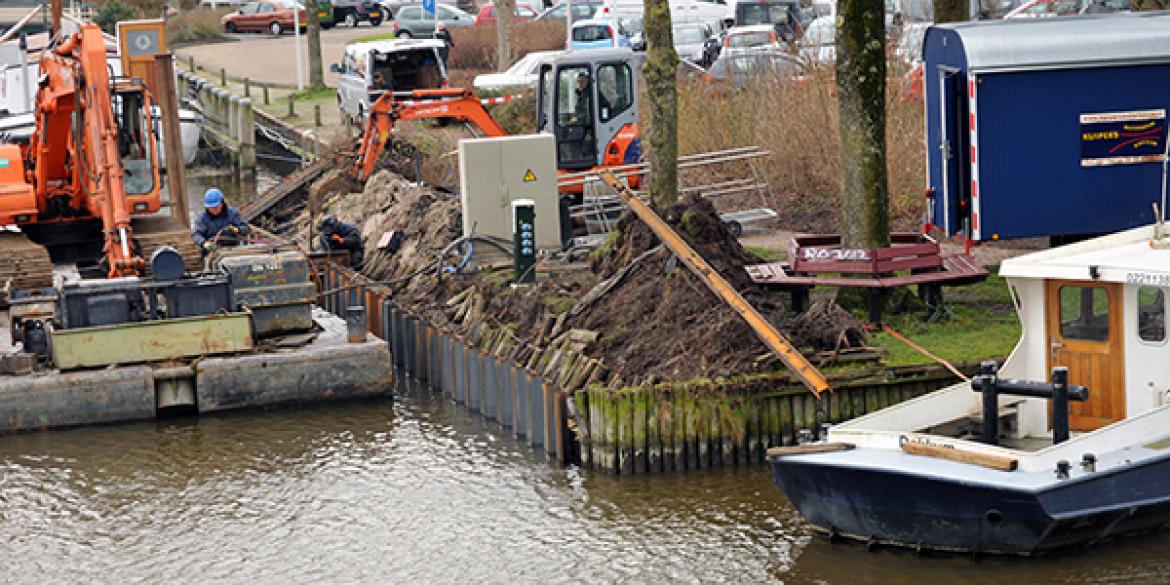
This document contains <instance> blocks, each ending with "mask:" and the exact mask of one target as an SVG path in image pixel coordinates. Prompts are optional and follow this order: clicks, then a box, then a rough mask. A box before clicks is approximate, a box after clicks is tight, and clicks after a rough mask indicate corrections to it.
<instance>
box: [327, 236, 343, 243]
mask: <svg viewBox="0 0 1170 585" xmlns="http://www.w3.org/2000/svg"><path fill="white" fill-rule="evenodd" d="M329 239H330V240H333V241H334V242H337V243H338V244H344V243H345V238H343V237H341V236H339V235H337V234H333V235H332V236H329Z"/></svg>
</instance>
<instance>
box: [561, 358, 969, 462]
mask: <svg viewBox="0 0 1170 585" xmlns="http://www.w3.org/2000/svg"><path fill="white" fill-rule="evenodd" d="M970 368H971V366H970V365H968V366H967V369H970ZM916 370H917V372H916V374H917V375H914V376H913V377H911V378H909V379H895V380H890V381H880V380H875V379H873V378H864V379H860V380H858V381H857V382H856V383H845V384H842V383H840V382H836V381H835V382H834V384H833V388H834V390H833V391H832V392H826V393H824V394H822V395H821V398H820V399H819V400H818V399H817V398H816V397H815V396H814V395H813V394H812V393H810V392H809V391H808V390H807V389H806V388H804V386H802V385H800V384H799V383H796V382H793V381H791V380H789V381H787V382H785V381H783V380H777V379H775V378H774V377H772V376H764V377H761V378H756V379H741V380H723V381H704V382H699V383H671V384H659V385H655V386H649V387H643V388H621V389H616V390H614V389H608V388H601V387H590V388H588V389H586V390H584V391H579V392H577V393H576V395H575V396H574V397H573V398H574V402H575V410H576V413H577V417H576V424H577V425H578V426H579V429H580V436H581V446H580V456H581V464H582V465H585V466H587V467H590V468H592V469H596V470H599V471H604V472H607V473H617V474H623V475H628V474H638V473H657V472H665V471H687V470H695V469H706V468H711V467H719V466H724V465H746V464H751V463H758V462H762V461H763V460H764V453H765V452H766V451H767V449H768V448H769V447H774V446H778V445H791V444H793V443H795V442H796V440H797V439H796V437H797V433H799V431H800V430H801V429H808V430H809V431H812V432H813V433H817V432H818V430H819V427H820V424H821V423H826V422H827V423H835V422H840V421H844V420H848V419H850V418H854V417H858V416H861V415H863V414H866V413H869V412H873V411H875V410H878V409H881V408H885V407H887V406H890V405H892V404H896V403H898V402H901V401H903V400H908V399H910V398H913V397H916V396H920V395H922V394H926V393H927V392H931V391H933V390H936V389H938V388H940V387H942V386H944V385H946V384H949V383H952V382H954V381H955V379H954V377H953V376H952V375H951V374H950V373H949V372H946V371H945V370H942V368H916ZM904 373H910V372H904Z"/></svg>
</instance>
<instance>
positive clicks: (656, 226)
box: [598, 171, 832, 396]
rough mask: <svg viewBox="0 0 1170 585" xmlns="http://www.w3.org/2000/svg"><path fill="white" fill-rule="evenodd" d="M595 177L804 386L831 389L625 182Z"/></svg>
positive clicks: (610, 175)
mask: <svg viewBox="0 0 1170 585" xmlns="http://www.w3.org/2000/svg"><path fill="white" fill-rule="evenodd" d="M598 176H599V177H600V178H601V180H602V181H605V184H607V185H609V186H610V187H611V188H613V190H614V191H617V194H618V195H619V196H621V198H622V201H624V202H625V203H626V205H627V206H629V208H630V210H631V211H633V212H634V214H635V215H637V216H638V218H639V219H641V220H642V221H644V222H646V225H648V226H650V229H651V230H653V232H654V233H655V235H657V236H658V239H660V240H662V242H663V243H664V244H666V246H667V247H668V248H670V249H671V251H673V252H674V253H675V254H676V255H677V256H678V257H679V258H681V259H682V261H683V263H684V264H686V265H687V267H688V268H690V269H691V272H694V273H695V275H696V276H698V277H699V279H700V280H702V281H703V283H704V284H706V285H707V288H709V289H711V292H713V293H715V296H717V297H719V298H720V299H721V300H722V301H723V302H725V303H727V305H728V306H730V307H731V308H732V309H734V310H735V312H736V313H739V316H740V317H743V319H744V321H747V324H748V325H749V326H751V328H752V330H753V331H755V333H756V336H758V337H759V338H760V341H763V342H764V345H766V346H768V349H771V350H772V353H775V354H776V357H779V358H780V361H782V362H784V365H786V366H788V369H790V370H792V372H793V373H795V374H796V375H797V376H798V377H799V378H800V380H801V382H804V385H805V386H808V388H809V390H812V391H813V393H814V394H816V395H817V396H820V394H821V392H824V391H825V390H832V388H831V387H830V386H829V381H828V380H826V379H825V376H824V375H823V374H821V372H820V370H818V369H817V368H816V367H815V366H813V365H812V364H811V363H809V362H808V360H806V359H804V356H803V355H801V353H800V352H799V351H797V350H796V348H794V347H792V344H791V343H790V342H789V341H788V340H787V339H785V338H784V335H782V334H781V333H780V332H779V331H777V330H776V328H775V327H773V326H772V324H771V323H769V322H768V320H767V319H764V317H763V315H760V313H759V311H757V310H756V309H755V307H753V306H751V304H749V303H748V302H747V301H746V300H744V298H743V297H742V296H740V294H739V292H737V291H736V290H735V288H733V287H732V286H731V284H729V283H728V282H727V281H726V280H724V278H723V277H722V276H720V275H719V273H718V272H716V271H715V269H713V268H711V265H710V264H707V261H706V260H704V259H703V257H702V256H700V255H699V253H698V252H696V251H695V250H694V248H691V246H690V244H688V243H687V242H686V240H684V239H682V237H681V236H679V235H678V234H677V233H676V232H675V231H674V230H673V229H671V227H670V226H669V225H668V224H667V223H666V222H665V221H662V218H660V217H658V214H657V213H654V210H653V209H650V206H649V205H646V204H645V203H643V202H642V201H641V200H640V199H638V198H637V197H636V196H635V195H634V193H633V192H632V191H630V188H629V187H628V186H626V184H625V183H622V182H621V181H620V180H619V179H618V178H617V177H616V176H614V174H613V173H611V172H609V171H601V172H599V173H598Z"/></svg>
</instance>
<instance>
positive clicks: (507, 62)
mask: <svg viewBox="0 0 1170 585" xmlns="http://www.w3.org/2000/svg"><path fill="white" fill-rule="evenodd" d="M515 10H516V0H496V35H497V37H498V40H497V43H498V45H499V49H498V50H497V51H496V69H498V70H499V71H505V70H507V69H508V68H509V67H511V66H512V38H511V36H510V32H511V30H512V14H513V12H514V11H515Z"/></svg>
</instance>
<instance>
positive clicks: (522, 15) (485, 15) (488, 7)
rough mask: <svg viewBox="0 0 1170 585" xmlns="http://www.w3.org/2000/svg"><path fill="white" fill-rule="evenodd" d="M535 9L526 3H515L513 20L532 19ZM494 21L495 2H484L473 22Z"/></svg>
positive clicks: (492, 22)
mask: <svg viewBox="0 0 1170 585" xmlns="http://www.w3.org/2000/svg"><path fill="white" fill-rule="evenodd" d="M536 16H537V14H536V11H535V10H533V9H532V7H531V6H529V5H527V4H517V5H516V8H515V9H513V11H512V19H513V20H532V19H534V18H536ZM495 23H496V4H495V2H488V3H487V4H484V5H483V7H482V8H480V9H479V12H477V13H476V15H475V24H476V25H480V24H495Z"/></svg>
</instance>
